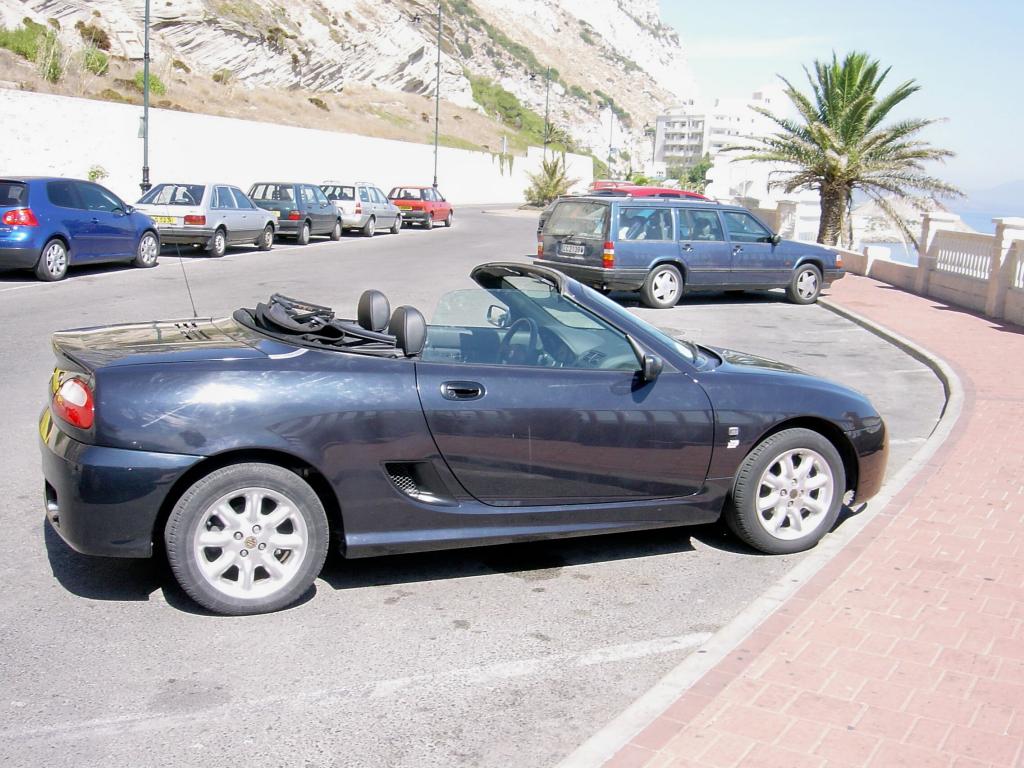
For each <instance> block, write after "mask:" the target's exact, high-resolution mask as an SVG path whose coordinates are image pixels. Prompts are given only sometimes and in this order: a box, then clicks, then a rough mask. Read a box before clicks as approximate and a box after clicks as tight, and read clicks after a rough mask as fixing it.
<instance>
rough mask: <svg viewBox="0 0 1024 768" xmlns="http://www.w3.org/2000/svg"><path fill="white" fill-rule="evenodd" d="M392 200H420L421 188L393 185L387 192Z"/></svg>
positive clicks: (421, 197) (421, 195) (421, 196)
mask: <svg viewBox="0 0 1024 768" xmlns="http://www.w3.org/2000/svg"><path fill="white" fill-rule="evenodd" d="M388 197H390V198H391V199H392V200H422V199H423V190H422V189H417V188H416V187H395V188H394V189H392V190H391V191H390V192H388Z"/></svg>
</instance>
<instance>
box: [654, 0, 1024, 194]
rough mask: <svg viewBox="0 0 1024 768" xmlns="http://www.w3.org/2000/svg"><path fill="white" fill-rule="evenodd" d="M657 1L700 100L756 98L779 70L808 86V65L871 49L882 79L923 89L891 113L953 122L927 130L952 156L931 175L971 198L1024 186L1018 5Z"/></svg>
mask: <svg viewBox="0 0 1024 768" xmlns="http://www.w3.org/2000/svg"><path fill="white" fill-rule="evenodd" d="M659 3H660V5H661V10H662V20H663V21H664V22H665V23H666V24H668V25H669V26H671V27H673V28H675V29H676V30H678V32H679V39H680V42H681V43H682V46H683V51H684V53H685V54H686V56H687V59H688V61H689V62H690V66H691V68H692V69H693V73H694V76H695V77H696V79H697V83H698V86H699V87H700V88H701V90H702V95H703V96H704V97H705V98H717V97H743V96H749V95H750V94H751V93H752V92H753V91H756V90H757V89H758V88H759V87H761V86H763V85H765V84H767V83H770V82H773V81H775V82H778V79H777V77H776V75H783V76H785V77H786V78H787V79H789V80H790V81H791V82H792V83H793V84H794V85H797V84H799V85H798V87H800V86H805V85H806V83H807V80H806V77H805V75H804V73H803V66H804V65H809V64H810V63H811V62H813V61H814V60H815V59H831V57H832V52H833V50H834V51H836V52H837V53H838V54H839V55H840V57H842V55H843V54H845V53H847V52H848V51H851V50H860V51H865V52H867V53H868V54H869V55H870V56H872V57H873V58H876V59H878V60H879V61H880V62H881V63H882V64H883V65H885V66H891V67H892V71H891V72H890V73H889V77H888V79H887V80H886V84H889V83H891V84H892V85H893V86H895V85H897V84H899V83H901V82H904V81H906V80H916V81H917V83H918V85H920V86H921V90H920V91H918V92H917V93H916V94H914V95H913V96H911V97H910V98H909V99H908V100H907V101H906V102H904V103H903V105H901V106H900V107H897V109H895V110H893V112H892V113H891V115H892V116H893V117H894V118H896V119H900V118H905V117H927V118H946V121H945V122H943V123H942V124H940V125H936V126H932V127H930V128H928V129H927V130H926V132H924V133H923V137H924V138H926V139H927V140H928V141H930V142H931V143H932V144H934V145H936V146H939V147H943V148H946V149H950V150H953V151H954V152H956V153H957V156H956V157H955V158H953V159H951V160H949V161H947V162H946V164H945V165H944V166H943V165H936V166H933V167H932V169H931V170H932V172H933V174H934V175H937V176H939V177H940V178H942V179H944V180H946V181H949V182H951V183H953V184H954V185H957V186H959V187H960V188H961V189H964V190H966V191H969V192H970V191H977V190H986V189H989V188H992V187H997V186H1001V185H1004V184H1012V183H1017V184H1016V185H1015V186H1019V187H1020V188H1021V189H1022V190H1024V148H1022V144H1024V142H1022V140H1021V136H1022V134H1024V94H1022V92H1021V89H1020V85H1019V84H1020V78H1021V75H1022V73H1024V2H1021V0H1015V1H1012V0H1002V1H1000V0H973V2H971V1H969V0H959V1H953V0H931V2H925V1H924V0H888V1H887V2H883V1H882V0H859V1H858V2H854V3H846V2H843V3H840V2H837V1H836V0H813V1H809V0H784V1H783V2H780V3H765V2H763V0H762V1H761V2H753V1H752V0H729V2H708V1H707V0H659ZM884 87H885V86H883V88H884ZM802 89H803V88H802ZM807 90H809V88H808V89H807Z"/></svg>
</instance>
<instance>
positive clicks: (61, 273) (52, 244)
mask: <svg viewBox="0 0 1024 768" xmlns="http://www.w3.org/2000/svg"><path fill="white" fill-rule="evenodd" d="M68 261H69V259H68V249H67V247H66V246H65V245H64V243H63V241H61V240H58V239H57V238H53V239H52V240H47V241H46V245H44V246H43V250H42V252H40V254H39V261H38V262H36V277H38V278H39V279H40V280H44V281H46V282H48V283H52V282H55V281H57V280H63V279H64V278H65V277H66V276H67V274H68Z"/></svg>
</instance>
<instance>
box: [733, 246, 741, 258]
mask: <svg viewBox="0 0 1024 768" xmlns="http://www.w3.org/2000/svg"><path fill="white" fill-rule="evenodd" d="M738 253H743V246H742V245H734V246H733V247H732V255H733V256H735V255H736V254H738Z"/></svg>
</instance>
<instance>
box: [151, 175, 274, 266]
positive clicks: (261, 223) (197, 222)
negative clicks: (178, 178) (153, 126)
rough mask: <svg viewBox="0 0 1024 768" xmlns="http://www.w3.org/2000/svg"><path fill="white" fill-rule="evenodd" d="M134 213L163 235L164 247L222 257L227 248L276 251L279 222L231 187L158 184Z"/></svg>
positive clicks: (222, 185) (226, 185)
mask: <svg viewBox="0 0 1024 768" xmlns="http://www.w3.org/2000/svg"><path fill="white" fill-rule="evenodd" d="M136 208H137V209H138V210H140V211H142V212H143V213H145V214H147V215H148V216H149V217H150V218H151V219H153V221H154V222H156V226H157V229H158V230H160V241H161V243H163V244H165V245H166V244H174V243H177V244H181V245H192V246H196V247H199V248H205V249H206V250H207V251H208V252H209V254H210V255H211V256H223V255H224V252H225V251H226V250H227V249H228V246H229V245H256V246H259V249H260V250H261V251H269V250H270V249H271V248H272V247H273V245H274V233H275V232H276V230H277V219H276V218H275V217H274V215H273V214H272V213H271V212H270V211H265V210H263V209H262V208H260V207H258V206H256V205H255V204H254V203H253V202H252V200H250V199H249V198H248V197H247V196H246V194H245V193H244V192H242V190H240V189H239V188H238V187H233V186H231V185H230V184H183V183H177V184H157V185H156V186H155V187H153V188H152V189H151V190H149V192H147V193H146V194H145V195H143V196H142V199H141V200H139V202H138V205H137V206H136Z"/></svg>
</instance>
